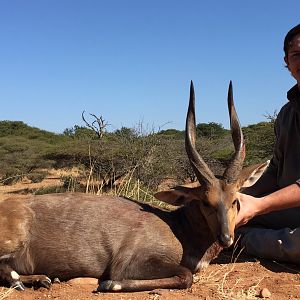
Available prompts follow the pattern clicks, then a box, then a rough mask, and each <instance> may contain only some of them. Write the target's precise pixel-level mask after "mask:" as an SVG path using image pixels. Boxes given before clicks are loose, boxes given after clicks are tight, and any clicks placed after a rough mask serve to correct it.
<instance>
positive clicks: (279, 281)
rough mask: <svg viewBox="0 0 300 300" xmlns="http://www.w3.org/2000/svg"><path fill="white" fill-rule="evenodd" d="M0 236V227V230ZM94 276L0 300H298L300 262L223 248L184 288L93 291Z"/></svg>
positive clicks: (1, 193)
mask: <svg viewBox="0 0 300 300" xmlns="http://www.w3.org/2000/svg"><path fill="white" fill-rule="evenodd" d="M54 182H55V184H59V180H56V178H54V177H53V178H51V179H48V181H45V182H44V183H39V184H33V183H29V182H23V183H19V184H18V185H15V186H8V187H4V186H0V200H1V199H4V198H7V197H8V195H9V194H8V193H18V191H22V190H24V189H26V188H28V187H30V189H32V188H39V187H41V185H50V184H53V183H54ZM0 235H1V229H0ZM96 288H97V280H96V279H76V280H72V281H69V282H63V283H60V284H58V283H55V284H53V285H52V287H51V288H50V289H49V290H47V289H45V288H40V289H37V290H34V289H33V288H27V289H26V291H24V292H18V291H14V290H9V289H7V288H1V287H0V300H3V299H6V300H33V299H36V300H38V299H64V300H83V299H101V300H102V299H103V300H177V299H182V300H196V299H205V300H210V299H262V298H264V299H273V300H284V299H300V265H299V266H297V265H290V264H282V263H278V262H272V261H267V260H257V259H255V258H253V257H247V256H245V255H244V254H243V253H239V254H237V253H232V251H229V250H228V251H223V252H222V253H221V254H220V255H219V257H218V258H217V259H215V260H214V261H213V262H212V263H211V264H210V265H209V266H208V268H207V269H206V270H204V271H201V272H200V273H199V274H196V275H195V276H194V284H193V286H192V287H191V288H190V289H187V290H157V291H154V292H138V293H95V292H94V291H95V289H96Z"/></svg>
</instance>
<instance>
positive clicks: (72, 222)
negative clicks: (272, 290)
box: [0, 83, 264, 291]
mask: <svg viewBox="0 0 300 300" xmlns="http://www.w3.org/2000/svg"><path fill="white" fill-rule="evenodd" d="M194 102H195V96H194V88H193V84H192V83H191V89H190V101H189V108H188V114H187V119H186V137H185V140H186V142H185V143H186V151H187V155H188V158H189V160H190V163H191V165H192V167H193V170H194V172H195V174H196V176H197V179H198V180H199V182H200V184H201V185H200V186H198V187H196V188H187V187H182V188H177V189H174V190H171V191H169V192H160V193H158V194H157V195H156V196H157V198H159V199H161V200H162V201H165V202H168V203H171V204H173V205H177V206H180V207H179V208H177V209H176V210H173V211H163V210H160V209H158V208H153V207H150V206H148V205H146V204H141V203H136V202H134V201H131V200H128V199H125V198H121V197H109V196H102V197H98V196H94V195H87V194H76V193H75V194H68V193H65V194H51V195H42V196H28V198H27V199H25V200H24V199H22V200H18V199H14V198H12V199H8V200H4V201H2V202H0V277H1V279H2V280H4V281H6V282H8V284H10V285H11V286H12V287H16V288H18V289H20V290H23V289H24V285H26V284H34V283H38V284H39V285H42V286H46V287H49V286H50V285H51V280H50V278H51V279H53V278H55V277H58V278H59V279H60V280H68V279H71V278H75V277H94V278H98V279H99V286H98V289H97V291H141V290H152V289H156V288H160V289H161V288H168V289H169V288H170V289H181V288H188V287H190V286H191V284H192V274H193V273H195V272H197V271H199V270H200V269H201V268H202V267H205V266H206V265H208V263H209V262H210V261H211V259H213V258H214V257H215V256H216V255H217V254H218V253H219V251H220V250H221V249H222V248H223V247H228V246H230V245H231V244H232V242H233V238H234V227H235V217H236V214H237V211H238V201H237V199H236V196H235V195H236V192H237V191H238V190H239V189H240V188H241V187H242V185H243V183H244V182H246V181H247V179H248V178H249V177H250V179H251V180H252V181H253V178H254V177H255V174H257V173H261V172H262V170H263V167H264V166H256V167H251V168H248V169H246V170H245V169H244V170H242V164H243V160H244V156H245V148H244V142H243V135H242V131H241V128H240V125H239V121H238V118H237V114H236V111H235V108H234V103H233V97H232V88H231V84H230V86H229V93H228V107H229V114H230V123H231V132H232V137H233V142H234V146H235V154H234V157H233V159H232V162H231V163H230V165H229V166H228V168H227V169H226V170H225V172H224V175H223V177H222V178H221V179H217V178H216V177H215V176H214V174H213V173H212V171H211V170H210V169H209V167H208V166H207V165H206V164H205V162H204V161H203V159H202V158H201V156H200V155H199V153H198V152H197V150H196V148H195V128H196V126H195V107H194V106H195V103H194Z"/></svg>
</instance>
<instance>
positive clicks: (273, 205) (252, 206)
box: [236, 183, 300, 227]
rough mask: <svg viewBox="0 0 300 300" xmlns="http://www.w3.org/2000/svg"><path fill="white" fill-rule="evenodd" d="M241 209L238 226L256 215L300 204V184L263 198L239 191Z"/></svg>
mask: <svg viewBox="0 0 300 300" xmlns="http://www.w3.org/2000/svg"><path fill="white" fill-rule="evenodd" d="M238 198H239V201H240V211H239V213H238V215H237V219H236V226H237V227H238V226H241V225H244V224H246V223H247V222H248V221H249V220H250V219H252V218H253V217H254V216H257V215H262V214H266V213H269V212H271V211H276V210H281V209H286V208H292V207H296V206H300V186H299V185H298V184H296V183H295V184H292V185H289V186H287V187H285V188H282V189H280V190H278V191H276V192H273V193H271V194H269V195H266V196H264V197H261V198H257V197H253V196H250V195H246V194H242V193H238Z"/></svg>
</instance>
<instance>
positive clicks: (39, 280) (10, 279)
mask: <svg viewBox="0 0 300 300" xmlns="http://www.w3.org/2000/svg"><path fill="white" fill-rule="evenodd" d="M0 278H1V279H2V280H4V281H5V282H7V283H8V284H9V285H10V287H11V288H14V289H16V290H18V291H24V290H25V285H29V286H35V287H45V288H47V289H49V288H50V286H51V279H50V278H48V277H47V276H45V275H19V274H18V273H17V272H16V271H15V270H14V269H13V268H12V267H11V266H10V265H9V264H7V263H1V264H0Z"/></svg>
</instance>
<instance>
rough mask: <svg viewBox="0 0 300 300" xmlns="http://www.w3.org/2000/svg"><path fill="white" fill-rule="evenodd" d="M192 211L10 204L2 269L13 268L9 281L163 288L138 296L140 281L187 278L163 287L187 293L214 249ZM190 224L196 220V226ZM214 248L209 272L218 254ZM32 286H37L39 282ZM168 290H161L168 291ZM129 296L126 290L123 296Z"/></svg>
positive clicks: (120, 203)
mask: <svg viewBox="0 0 300 300" xmlns="http://www.w3.org/2000/svg"><path fill="white" fill-rule="evenodd" d="M193 205H194V204H190V205H188V206H184V207H182V208H179V209H177V210H175V211H172V212H168V211H163V210H160V209H156V208H152V207H150V206H148V205H145V204H138V203H136V202H133V201H131V200H127V199H125V198H120V197H99V196H93V195H86V194H51V195H42V196H32V197H30V198H28V199H25V200H24V199H22V200H14V199H7V200H5V201H3V202H1V203H0V228H1V240H0V260H1V263H2V269H3V266H4V265H7V266H10V268H11V269H9V270H8V273H7V278H6V279H8V281H9V280H10V277H11V272H12V271H16V272H17V273H18V274H22V275H32V274H45V275H46V276H47V277H50V278H51V279H53V278H55V277H57V278H59V279H60V280H68V279H71V278H74V277H84V276H86V277H94V278H99V280H100V282H103V281H106V280H116V281H121V280H123V279H124V278H126V279H127V280H128V279H135V280H136V284H135V286H136V288H135V289H136V290H140V289H142V290H144V289H152V288H153V284H154V285H157V280H155V281H154V282H151V281H149V282H148V283H147V286H145V285H143V286H142V287H141V288H139V287H137V284H138V282H139V281H138V280H137V279H154V278H155V279H158V278H161V277H162V278H164V277H167V278H169V277H173V276H175V275H178V273H181V274H182V277H181V278H180V277H178V280H177V281H176V282H175V281H174V283H172V284H171V285H170V283H169V282H166V284H167V285H166V286H165V287H167V288H172V285H173V288H176V287H178V284H179V285H180V287H181V288H185V287H188V286H190V285H191V282H192V277H191V273H190V271H191V272H192V273H194V272H196V271H197V270H198V269H199V268H200V267H201V264H200V261H201V259H202V257H203V255H204V254H205V252H206V251H207V249H208V248H210V246H211V245H212V244H213V243H214V241H215V239H214V238H213V236H212V234H211V232H210V230H209V228H208V226H207V224H206V221H205V219H204V218H203V217H200V218H199V215H197V214H196V215H195V216H193V215H194V213H195V208H193ZM7 217H8V218H9V220H8V219H7ZM187 217H189V218H190V219H191V218H195V223H194V222H192V223H190V222H189V221H188V220H187ZM191 225H192V226H191ZM195 225H197V226H195ZM214 247H215V248H213V249H212V250H211V251H212V253H211V254H209V255H207V256H206V257H205V260H204V261H202V264H203V265H207V264H208V263H209V261H210V260H211V259H212V258H213V257H214V256H215V255H216V254H217V253H216V252H217V251H218V250H220V247H217V246H214ZM174 266H178V268H175V269H174ZM0 269H1V267H0ZM189 270H190V271H189ZM24 279H25V280H24ZM28 279H29V281H30V282H32V281H35V280H36V279H37V278H33V279H32V278H31V277H30V276H29V278H28ZM23 280H24V281H26V278H24V277H23ZM42 280H44V281H45V280H46V281H47V279H45V278H42ZM11 283H12V282H11ZM44 283H45V282H44ZM17 284H19V282H18V283H17ZM164 284H165V283H164V282H161V283H160V285H161V286H162V287H164ZM148 285H149V286H148ZM127 289H129V288H128V287H126V285H122V290H127Z"/></svg>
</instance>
